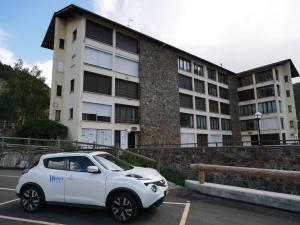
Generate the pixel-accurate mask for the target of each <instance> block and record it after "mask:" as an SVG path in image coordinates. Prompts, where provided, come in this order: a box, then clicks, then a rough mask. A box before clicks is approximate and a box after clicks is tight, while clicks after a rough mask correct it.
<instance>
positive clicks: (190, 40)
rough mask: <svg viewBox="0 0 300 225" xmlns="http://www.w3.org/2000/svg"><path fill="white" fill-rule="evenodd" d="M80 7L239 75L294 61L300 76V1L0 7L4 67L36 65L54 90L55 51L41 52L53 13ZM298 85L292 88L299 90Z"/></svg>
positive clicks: (161, 0)
mask: <svg viewBox="0 0 300 225" xmlns="http://www.w3.org/2000/svg"><path fill="white" fill-rule="evenodd" d="M69 4H76V5H78V6H80V7H83V8H86V9H87V10H90V11H93V12H95V13H98V14H100V15H102V16H104V17H107V18H109V19H112V20H114V21H116V22H119V23H121V24H124V25H126V26H127V25H128V21H129V19H130V21H131V22H130V23H129V25H130V27H131V28H133V29H135V30H138V31H140V32H142V33H145V34H147V35H150V36H152V37H155V38H157V39H160V40H161V41H164V42H167V43H169V44H171V45H173V46H175V47H178V48H181V49H183V50H185V51H188V52H190V53H192V54H194V55H197V56H199V57H201V58H204V59H206V60H208V61H211V62H213V63H215V64H218V65H220V64H222V65H223V67H225V68H226V69H229V70H232V71H234V72H241V71H244V70H248V69H251V68H253V67H258V66H262V65H265V64H269V63H273V62H276V61H280V60H283V59H288V58H291V59H292V60H293V62H294V64H295V66H296V68H297V69H298V71H299V72H300V22H299V21H300V13H299V12H298V11H299V9H300V1H298V0H244V1H241V0H226V1H224V0H210V1H207V0H184V1H183V0H76V1H69V0H23V1H20V0H1V1H0V8H1V14H0V61H1V62H3V63H5V64H10V65H13V64H14V62H15V61H16V60H17V59H19V58H20V59H22V60H23V61H24V63H25V65H26V66H28V67H32V66H33V65H37V66H38V67H39V68H40V69H42V70H43V72H42V75H43V76H45V77H46V82H47V84H48V85H49V86H50V83H51V71H52V51H51V50H49V49H44V48H42V47H40V46H41V43H42V40H43V37H44V35H45V33H46V30H47V28H48V25H49V23H50V20H51V17H52V15H53V13H54V12H55V11H58V10H60V9H62V8H63V7H65V6H67V5H69ZM299 81H300V78H295V79H294V80H293V82H299Z"/></svg>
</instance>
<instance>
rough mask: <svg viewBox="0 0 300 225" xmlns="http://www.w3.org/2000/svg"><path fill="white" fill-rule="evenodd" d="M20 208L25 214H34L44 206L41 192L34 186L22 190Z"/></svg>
mask: <svg viewBox="0 0 300 225" xmlns="http://www.w3.org/2000/svg"><path fill="white" fill-rule="evenodd" d="M20 197H21V206H22V207H23V209H24V210H25V211H26V212H36V211H38V210H40V209H41V208H42V207H43V206H44V202H45V200H44V197H43V194H42V193H41V191H40V190H39V189H38V188H37V187H34V186H29V187H26V188H24V190H22V193H21V196H20Z"/></svg>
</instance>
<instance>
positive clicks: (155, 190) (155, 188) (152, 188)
mask: <svg viewBox="0 0 300 225" xmlns="http://www.w3.org/2000/svg"><path fill="white" fill-rule="evenodd" d="M150 189H151V191H153V192H154V193H155V192H157V186H156V185H155V184H151V186H150Z"/></svg>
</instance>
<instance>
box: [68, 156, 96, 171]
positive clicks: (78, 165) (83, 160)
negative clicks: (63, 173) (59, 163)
mask: <svg viewBox="0 0 300 225" xmlns="http://www.w3.org/2000/svg"><path fill="white" fill-rule="evenodd" d="M68 160H69V170H70V171H76V172H87V168H88V166H95V164H94V163H93V162H92V161H91V160H90V159H89V158H87V157H85V156H71V157H68Z"/></svg>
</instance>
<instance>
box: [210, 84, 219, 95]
mask: <svg viewBox="0 0 300 225" xmlns="http://www.w3.org/2000/svg"><path fill="white" fill-rule="evenodd" d="M208 94H209V95H212V96H216V97H218V89H217V86H216V85H213V84H210V83H208Z"/></svg>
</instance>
